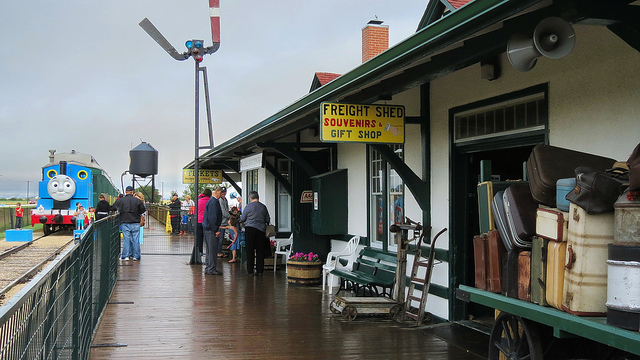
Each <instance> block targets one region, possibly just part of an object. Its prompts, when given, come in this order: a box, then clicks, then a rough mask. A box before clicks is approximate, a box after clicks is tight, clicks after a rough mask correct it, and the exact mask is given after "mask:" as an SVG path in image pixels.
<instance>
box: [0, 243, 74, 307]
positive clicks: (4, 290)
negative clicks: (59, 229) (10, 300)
mask: <svg viewBox="0 0 640 360" xmlns="http://www.w3.org/2000/svg"><path fill="white" fill-rule="evenodd" d="M72 242H73V236H72V235H70V234H68V233H65V234H64V235H60V234H52V235H48V236H41V237H39V238H36V239H34V240H32V241H30V242H27V243H24V244H22V245H20V246H16V247H14V248H11V249H9V250H7V251H4V252H2V253H0V305H2V304H3V303H4V302H5V300H6V299H5V298H7V294H8V293H9V292H10V291H11V290H12V289H14V288H16V287H17V286H18V285H21V284H25V283H27V282H29V280H31V279H32V278H33V276H34V275H36V274H37V273H38V272H39V271H40V270H42V269H43V268H44V267H45V266H46V265H47V263H48V262H49V261H51V260H53V259H54V258H55V257H56V256H57V255H58V254H60V252H62V250H64V249H65V248H66V247H67V246H68V245H69V244H71V243H72Z"/></svg>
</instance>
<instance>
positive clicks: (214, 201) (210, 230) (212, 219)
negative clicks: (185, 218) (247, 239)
mask: <svg viewBox="0 0 640 360" xmlns="http://www.w3.org/2000/svg"><path fill="white" fill-rule="evenodd" d="M220 190H221V188H220V186H216V187H215V188H213V196H211V198H210V199H209V201H207V205H206V206H205V208H204V218H203V219H202V228H203V230H204V243H205V245H206V246H207V258H206V265H207V266H206V267H205V269H204V273H205V274H207V275H222V272H221V271H218V267H217V266H218V256H217V249H218V236H220V224H221V223H222V209H221V208H220V202H219V201H218V199H219V198H220Z"/></svg>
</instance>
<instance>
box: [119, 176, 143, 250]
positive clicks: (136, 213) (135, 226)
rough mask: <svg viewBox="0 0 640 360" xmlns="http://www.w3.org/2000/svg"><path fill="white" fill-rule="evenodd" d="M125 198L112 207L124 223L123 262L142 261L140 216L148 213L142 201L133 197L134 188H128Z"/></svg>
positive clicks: (122, 226) (122, 225)
mask: <svg viewBox="0 0 640 360" xmlns="http://www.w3.org/2000/svg"><path fill="white" fill-rule="evenodd" d="M125 193H126V194H125V196H124V197H122V198H119V199H118V200H116V202H114V203H113V205H111V210H114V211H115V210H117V211H118V212H119V213H120V220H121V222H122V224H121V228H122V256H121V259H122V260H125V261H126V260H129V259H130V258H133V260H134V261H138V260H140V216H142V214H143V213H144V212H145V211H146V209H145V207H144V204H143V203H142V201H140V199H138V198H137V197H134V196H133V187H132V186H127V188H126V189H125Z"/></svg>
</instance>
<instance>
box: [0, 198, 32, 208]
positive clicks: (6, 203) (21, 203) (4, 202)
mask: <svg viewBox="0 0 640 360" xmlns="http://www.w3.org/2000/svg"><path fill="white" fill-rule="evenodd" d="M17 203H20V205H27V201H26V200H8V199H0V206H2V204H4V205H15V204H17ZM32 205H34V204H32Z"/></svg>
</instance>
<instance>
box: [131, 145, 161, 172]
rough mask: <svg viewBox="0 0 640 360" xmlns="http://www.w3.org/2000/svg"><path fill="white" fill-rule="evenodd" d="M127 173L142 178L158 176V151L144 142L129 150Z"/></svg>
mask: <svg viewBox="0 0 640 360" xmlns="http://www.w3.org/2000/svg"><path fill="white" fill-rule="evenodd" d="M129 173H131V174H134V175H136V176H140V177H143V178H145V177H147V176H151V175H156V174H158V150H156V149H154V148H153V146H151V145H149V144H147V143H146V142H144V141H143V142H142V143H141V144H140V145H138V146H136V147H134V148H133V149H131V150H130V151H129Z"/></svg>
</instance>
